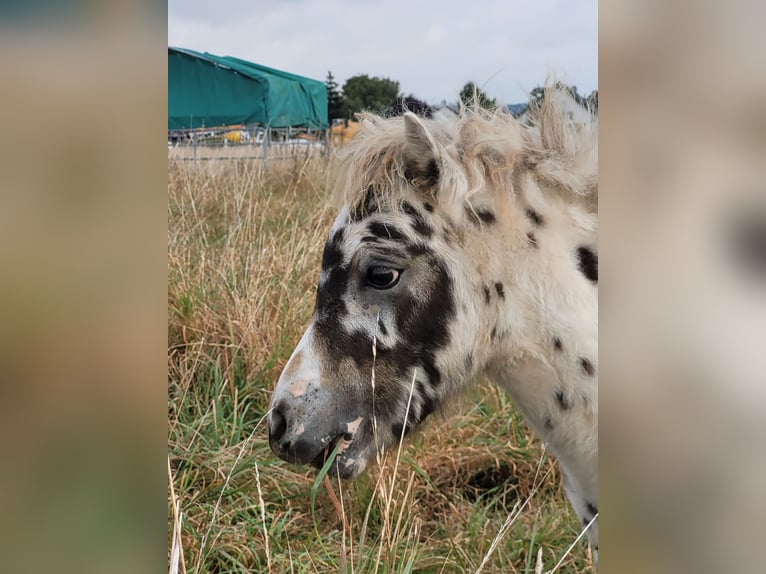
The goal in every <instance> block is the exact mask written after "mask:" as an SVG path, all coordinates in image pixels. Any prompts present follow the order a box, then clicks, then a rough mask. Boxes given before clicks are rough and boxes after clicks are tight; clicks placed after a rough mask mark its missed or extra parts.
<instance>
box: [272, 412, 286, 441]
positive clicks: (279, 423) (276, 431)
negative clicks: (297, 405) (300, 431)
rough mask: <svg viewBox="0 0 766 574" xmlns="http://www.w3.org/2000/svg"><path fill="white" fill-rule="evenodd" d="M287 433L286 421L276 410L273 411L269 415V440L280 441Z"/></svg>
mask: <svg viewBox="0 0 766 574" xmlns="http://www.w3.org/2000/svg"><path fill="white" fill-rule="evenodd" d="M286 431H287V421H286V420H285V417H284V415H283V414H282V413H281V412H279V411H278V410H276V409H274V410H273V411H271V414H270V415H269V434H270V435H271V440H279V439H281V438H282V437H283V436H284V434H285V432H286Z"/></svg>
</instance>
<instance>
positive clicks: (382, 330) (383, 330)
mask: <svg viewBox="0 0 766 574" xmlns="http://www.w3.org/2000/svg"><path fill="white" fill-rule="evenodd" d="M378 332H379V333H380V334H381V335H383V336H384V337H385V336H386V335H388V329H386V325H385V324H384V323H383V321H381V320H378Z"/></svg>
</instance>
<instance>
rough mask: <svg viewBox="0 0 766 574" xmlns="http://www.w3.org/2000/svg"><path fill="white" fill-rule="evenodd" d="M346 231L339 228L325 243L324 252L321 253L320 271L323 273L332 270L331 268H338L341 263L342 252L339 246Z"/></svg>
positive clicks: (343, 228)
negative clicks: (322, 270)
mask: <svg viewBox="0 0 766 574" xmlns="http://www.w3.org/2000/svg"><path fill="white" fill-rule="evenodd" d="M345 231H346V228H345V227H341V228H340V229H339V230H338V231H336V232H335V235H333V236H332V237H331V238H330V239H328V240H327V243H325V246H324V251H322V269H324V270H325V271H327V270H329V269H332V268H333V267H339V266H340V265H341V264H342V263H343V251H342V250H341V245H343V235H344V233H345Z"/></svg>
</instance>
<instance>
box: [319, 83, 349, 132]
mask: <svg viewBox="0 0 766 574" xmlns="http://www.w3.org/2000/svg"><path fill="white" fill-rule="evenodd" d="M324 83H325V86H327V119H328V120H330V121H331V122H332V120H334V119H336V118H345V117H346V102H345V100H344V99H343V94H342V93H341V91H340V89H339V87H338V83H337V82H336V81H335V78H334V77H333V75H332V72H327V79H326V80H325V82H324Z"/></svg>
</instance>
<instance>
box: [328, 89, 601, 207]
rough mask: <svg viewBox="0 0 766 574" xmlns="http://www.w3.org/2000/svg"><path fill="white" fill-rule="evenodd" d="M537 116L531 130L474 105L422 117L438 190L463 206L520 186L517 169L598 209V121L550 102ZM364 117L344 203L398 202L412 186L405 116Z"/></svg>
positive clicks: (348, 157)
mask: <svg viewBox="0 0 766 574" xmlns="http://www.w3.org/2000/svg"><path fill="white" fill-rule="evenodd" d="M549 89H551V88H549ZM530 116H531V125H524V124H522V123H521V122H519V121H518V120H517V119H516V118H514V117H513V116H512V115H511V114H510V113H508V112H505V111H502V110H494V111H489V110H486V109H482V108H480V107H478V106H470V107H465V108H463V109H461V111H460V113H459V114H456V115H452V116H450V115H446V114H441V115H440V114H439V113H438V112H437V114H436V115H435V117H434V119H424V118H421V119H420V121H421V122H422V123H423V125H424V126H425V127H426V128H427V130H428V133H429V134H430V136H432V138H433V140H434V141H435V142H436V144H437V146H438V147H439V150H440V152H441V153H440V159H441V162H440V165H439V182H438V184H437V185H438V186H439V187H440V188H441V189H444V190H450V191H449V193H450V194H452V195H456V196H458V197H451V198H447V199H446V200H454V199H460V197H461V196H462V201H460V203H462V202H463V201H466V202H467V201H469V200H470V199H471V197H472V196H473V195H474V194H475V193H477V192H479V191H480V190H482V189H487V190H488V192H489V193H493V191H492V190H494V193H499V191H498V190H501V189H502V190H508V189H513V181H514V179H515V178H514V172H519V171H529V172H532V173H533V174H534V175H535V176H536V177H537V178H538V179H539V180H540V181H541V182H544V183H546V184H548V185H549V186H551V187H554V188H556V189H557V190H558V191H559V192H560V193H565V194H567V195H569V196H570V197H571V201H575V202H578V203H581V204H584V205H585V206H586V207H587V208H588V210H589V211H592V212H595V211H596V206H597V201H598V138H597V129H598V128H597V119H596V118H595V117H594V119H593V121H592V122H590V123H587V124H577V123H574V122H572V121H571V120H570V119H569V117H568V116H567V115H566V114H565V112H564V111H563V110H561V109H560V108H559V107H558V105H557V104H556V102H555V98H550V97H545V98H544V99H543V101H542V103H541V104H539V105H535V106H532V107H531V108H530ZM360 119H361V121H362V129H361V130H360V131H359V132H358V133H357V134H356V136H355V137H354V139H353V141H352V142H351V144H349V146H348V147H347V148H346V149H344V150H343V152H342V155H341V156H340V159H341V181H340V182H339V183H340V184H341V185H340V186H339V188H338V191H339V192H340V197H338V198H337V199H339V200H340V202H341V203H342V204H345V205H349V206H359V205H362V204H363V203H364V202H365V201H369V195H370V192H371V191H374V193H375V194H384V195H385V196H386V199H387V202H391V204H392V205H395V204H396V203H397V202H398V200H400V199H402V198H403V196H404V194H405V193H406V189H407V186H405V185H402V183H403V182H404V181H410V182H412V181H411V177H410V174H408V172H407V165H406V161H405V153H406V144H407V138H406V135H405V125H404V119H403V117H401V116H399V117H393V118H388V119H386V118H383V117H380V116H377V115H374V114H369V113H365V114H361V115H360ZM415 183H417V182H415ZM489 183H492V184H494V185H487V184H489ZM432 193H433V195H434V199H435V201H436V202H437V203H440V202H443V201H445V198H444V197H443V196H440V194H438V193H436V192H435V190H432ZM442 195H443V194H442ZM400 196H401V197H400Z"/></svg>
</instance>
